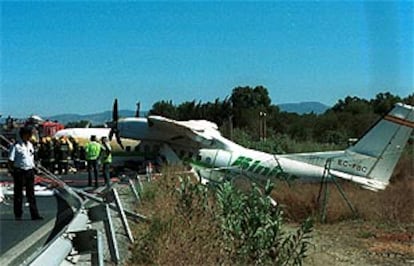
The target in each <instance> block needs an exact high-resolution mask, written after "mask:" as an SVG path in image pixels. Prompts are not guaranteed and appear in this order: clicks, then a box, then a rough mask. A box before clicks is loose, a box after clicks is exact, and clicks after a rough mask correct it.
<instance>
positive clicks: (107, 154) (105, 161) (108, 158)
mask: <svg viewBox="0 0 414 266" xmlns="http://www.w3.org/2000/svg"><path fill="white" fill-rule="evenodd" d="M101 142H102V147H101V163H102V174H103V177H104V180H105V185H106V186H107V187H110V186H111V177H110V171H109V170H110V166H111V163H112V148H111V144H110V143H109V141H108V138H107V137H102V138H101Z"/></svg>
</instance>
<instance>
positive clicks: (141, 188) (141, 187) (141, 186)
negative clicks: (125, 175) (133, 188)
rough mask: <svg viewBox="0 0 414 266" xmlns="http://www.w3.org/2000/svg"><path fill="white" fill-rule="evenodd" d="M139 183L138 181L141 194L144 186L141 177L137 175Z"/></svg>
mask: <svg viewBox="0 0 414 266" xmlns="http://www.w3.org/2000/svg"><path fill="white" fill-rule="evenodd" d="M137 181H138V191H139V193H140V194H141V193H142V191H144V186H143V185H142V182H141V177H140V176H139V175H137Z"/></svg>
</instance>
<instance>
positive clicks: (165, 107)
mask: <svg viewBox="0 0 414 266" xmlns="http://www.w3.org/2000/svg"><path fill="white" fill-rule="evenodd" d="M149 113H150V115H162V116H165V117H169V118H172V119H177V108H176V107H175V105H174V104H173V103H172V101H171V100H170V101H164V100H162V101H158V102H156V103H154V104H153V105H152V109H151V110H150V112H149Z"/></svg>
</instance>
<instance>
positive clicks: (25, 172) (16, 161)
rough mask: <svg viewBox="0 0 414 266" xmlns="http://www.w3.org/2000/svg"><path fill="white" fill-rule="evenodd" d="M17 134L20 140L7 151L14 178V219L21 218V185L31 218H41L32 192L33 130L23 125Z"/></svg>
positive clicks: (33, 172) (33, 165)
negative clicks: (31, 139) (31, 140)
mask: <svg viewBox="0 0 414 266" xmlns="http://www.w3.org/2000/svg"><path fill="white" fill-rule="evenodd" d="M19 134H20V138H21V140H20V141H18V142H16V143H15V144H14V145H13V146H12V147H11V149H10V153H9V168H10V169H11V170H12V173H13V180H14V217H15V219H16V220H21V219H22V214H23V209H22V204H23V186H25V187H26V197H27V201H28V202H29V206H30V207H29V208H30V215H31V217H32V220H42V219H43V217H42V216H40V215H39V212H38V210H37V206H36V198H35V194H34V174H35V171H34V169H35V163H34V153H35V150H34V147H33V144H32V143H31V142H30V141H29V140H30V138H31V137H32V134H33V132H32V129H31V128H28V127H23V128H21V129H20V131H19Z"/></svg>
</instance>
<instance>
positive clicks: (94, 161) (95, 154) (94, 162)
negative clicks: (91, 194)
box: [85, 135, 101, 187]
mask: <svg viewBox="0 0 414 266" xmlns="http://www.w3.org/2000/svg"><path fill="white" fill-rule="evenodd" d="M85 153H86V162H87V165H88V186H92V168H93V173H94V176H95V187H98V159H99V155H100V153H101V144H99V143H98V142H97V141H96V136H95V135H92V136H91V139H90V142H88V143H87V144H86V146H85Z"/></svg>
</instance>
